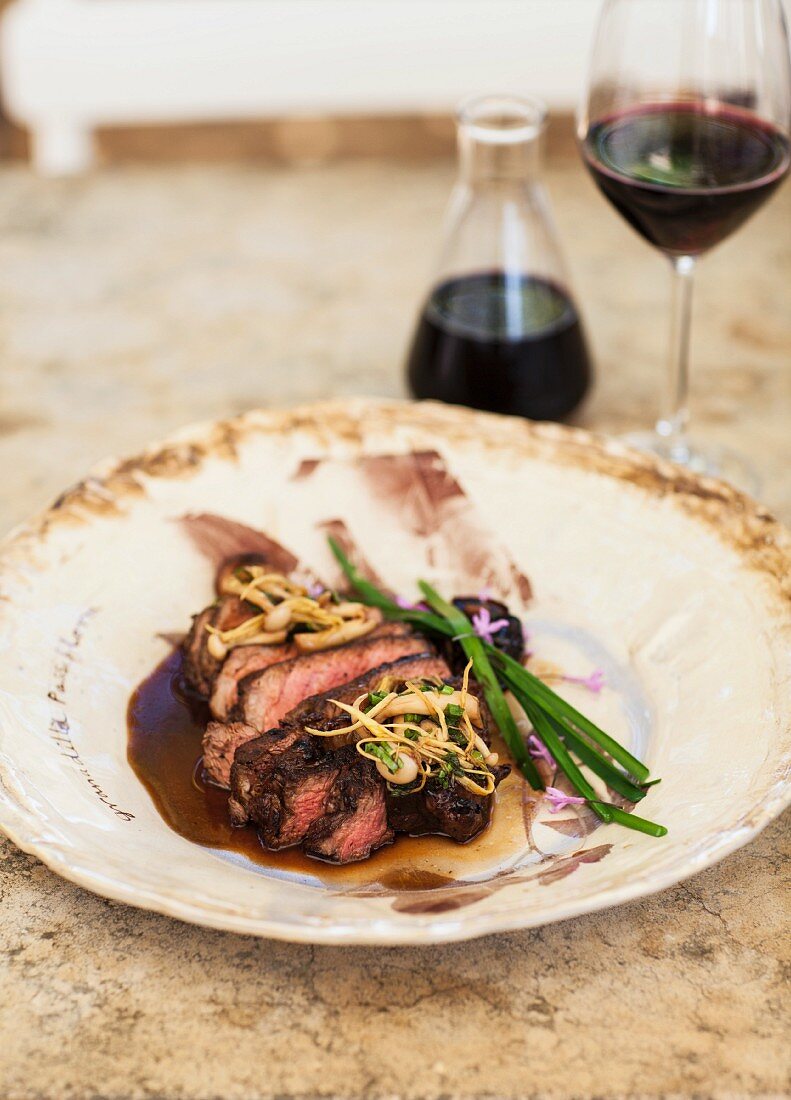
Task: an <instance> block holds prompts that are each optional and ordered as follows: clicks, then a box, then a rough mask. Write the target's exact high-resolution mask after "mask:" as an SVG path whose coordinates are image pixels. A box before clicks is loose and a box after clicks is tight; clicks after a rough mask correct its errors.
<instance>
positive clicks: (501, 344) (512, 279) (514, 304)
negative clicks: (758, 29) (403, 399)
mask: <svg viewBox="0 0 791 1100" xmlns="http://www.w3.org/2000/svg"><path fill="white" fill-rule="evenodd" d="M407 375H408V379H409V385H410V389H411V390H412V393H413V394H414V395H415V397H420V398H434V399H435V400H439V401H447V402H450V403H451V404H454V405H468V406H470V407H472V408H475V409H485V410H487V411H489V412H499V413H512V414H517V415H521V416H527V417H530V418H531V419H534V420H561V419H563V418H564V417H566V416H568V415H569V413H570V412H572V410H573V409H575V408H576V407H577V405H578V404H579V403H580V401H581V400H582V398H583V397H584V396H585V393H586V391H587V389H588V386H589V383H590V375H591V367H590V360H589V357H588V349H587V346H586V343H585V336H584V333H583V330H582V325H581V324H580V319H579V316H578V315H577V311H576V309H575V307H574V304H573V302H572V301H571V299H570V298H569V296H568V295H567V294H566V293H565V291H564V290H563V289H562V288H561V287H560V286H558V285H556V284H555V283H553V282H550V281H549V280H547V279H542V278H539V277H537V276H533V275H520V274H510V273H505V272H500V271H486V272H479V273H476V274H472V275H462V276H458V277H457V278H453V279H449V280H447V281H445V282H443V283H440V285H439V286H437V287H435V288H434V290H433V291H432V292H431V294H430V295H429V299H428V302H427V303H426V306H425V308H424V309H423V312H422V314H421V317H420V320H419V322H418V326H417V330H416V332H415V336H414V339H413V341H412V346H411V349H410V353H409V358H408V362H407Z"/></svg>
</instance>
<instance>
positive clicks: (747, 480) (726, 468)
mask: <svg viewBox="0 0 791 1100" xmlns="http://www.w3.org/2000/svg"><path fill="white" fill-rule="evenodd" d="M623 440H624V443H628V444H629V445H630V446H631V447H636V448H637V449H638V450H639V451H645V452H646V453H647V454H652V455H656V456H657V458H663V459H665V460H666V461H667V462H675V463H677V464H678V465H679V466H686V467H687V469H688V470H691V471H692V472H693V473H695V474H703V475H704V476H706V477H717V478H720V479H721V480H722V481H728V482H730V484H731V485H733V486H734V487H735V488H736V489H740V490H741V491H742V492H743V493H749V495H750V496H753V497H754V496H756V495H757V494H758V491H759V489H760V487H761V479H760V477H759V476H758V473H757V471H756V470H755V468H754V467H753V466H752V464H751V463H750V462H749V461H748V460H747V459H746V458H744V457H743V456H742V455H740V454H738V453H737V452H736V451H731V450H730V449H729V448H728V447H719V446H716V445H714V444H705V445H704V444H701V443H699V442H698V441H697V440H695V439H692V440H690V439H686V440H685V441H684V443H683V444H681V445H679V443H678V442H677V441H675V440H670V439H667V438H664V437H663V436H661V435H658V434H657V433H656V432H630V433H629V434H628V435H625V436H623Z"/></svg>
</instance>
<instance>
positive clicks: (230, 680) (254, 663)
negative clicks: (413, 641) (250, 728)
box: [209, 623, 412, 721]
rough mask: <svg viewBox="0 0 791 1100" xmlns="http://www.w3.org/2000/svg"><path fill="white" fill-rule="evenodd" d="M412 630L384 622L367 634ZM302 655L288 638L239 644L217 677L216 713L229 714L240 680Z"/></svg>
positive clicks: (397, 634) (223, 716) (213, 701)
mask: <svg viewBox="0 0 791 1100" xmlns="http://www.w3.org/2000/svg"><path fill="white" fill-rule="evenodd" d="M411 633H412V631H411V628H410V627H409V626H407V625H406V624H405V623H381V624H380V625H379V626H377V627H374V629H373V630H372V631H371V633H370V634H367V635H366V637H367V638H382V637H405V636H406V635H409V634H411ZM298 656H299V650H298V648H297V646H296V645H295V644H294V643H293V642H284V643H283V645H248V646H237V647H236V649H232V650H231V652H230V653H229V654H228V656H227V657H226V658H225V662H224V663H223V666H222V668H221V669H220V671H219V673H218V675H217V677H216V679H215V681H214V688H213V690H212V693H211V699H210V700H209V707H210V709H211V712H212V714H213V715H214V717H215V718H217V719H218V720H219V721H225V720H226V719H227V718H228V716H229V715H230V713H231V711H232V710H233V708H234V707H235V706H236V704H237V702H238V699H239V684H240V683H241V682H242V680H244V679H245V678H246V677H247V676H251V675H252V674H253V673H254V672H263V671H264V669H267V668H269V666H270V665H277V664H280V662H281V661H288V660H290V659H291V658H292V657H298Z"/></svg>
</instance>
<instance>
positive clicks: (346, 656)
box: [232, 635, 427, 731]
mask: <svg viewBox="0 0 791 1100" xmlns="http://www.w3.org/2000/svg"><path fill="white" fill-rule="evenodd" d="M426 644H427V643H426V641H425V639H424V638H420V637H418V636H417V635H415V636H409V635H406V636H403V637H400V636H391V635H385V636H384V637H376V638H362V639H360V641H359V642H350V643H349V644H348V645H342V646H337V647H336V648H335V649H326V650H323V651H320V652H317V653H308V654H305V655H304V656H301V657H293V658H291V660H288V661H281V662H280V664H276V665H271V666H270V667H269V668H267V669H264V671H263V672H257V673H254V674H253V675H252V676H247V677H245V679H244V680H242V682H241V683H240V685H239V699H238V703H237V705H236V707H235V708H234V711H233V713H232V717H233V718H235V719H239V720H241V721H243V722H246V723H247V724H248V725H249V726H254V727H255V728H256V729H258V730H261V731H263V730H268V729H272V728H273V727H274V726H276V725H278V724H279V722H280V721H281V720H282V719H283V717H284V716H285V715H286V714H288V712H289V711H290V710H291V709H292V707H295V706H296V705H297V703H300V702H302V700H303V699H306V698H307V697H308V696H309V695H316V694H318V693H319V692H323V691H327V690H328V689H329V688H331V687H335V686H336V685H337V684H345V683H346V682H347V681H349V680H352V679H354V678H355V677H357V676H361V675H362V674H363V673H364V672H367V671H369V670H370V669H372V668H376V666H377V665H380V664H384V663H385V662H390V661H396V660H398V658H399V657H406V656H409V655H410V654H416V653H421V652H424V651H425V649H426Z"/></svg>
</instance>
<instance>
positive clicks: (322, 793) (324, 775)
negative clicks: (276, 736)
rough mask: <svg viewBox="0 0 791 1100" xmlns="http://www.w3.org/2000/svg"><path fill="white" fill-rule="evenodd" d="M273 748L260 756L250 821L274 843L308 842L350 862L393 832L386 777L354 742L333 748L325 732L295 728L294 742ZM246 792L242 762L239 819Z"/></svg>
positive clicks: (235, 816)
mask: <svg viewBox="0 0 791 1100" xmlns="http://www.w3.org/2000/svg"><path fill="white" fill-rule="evenodd" d="M246 748H247V746H244V748H243V749H242V750H240V751H241V752H244V751H245V749H246ZM271 749H272V746H271V745H270V746H269V749H268V750H265V756H266V759H265V761H262V760H261V757H260V756H259V764H262V765H263V767H262V770H259V772H258V774H257V775H256V776H255V778H254V781H253V785H252V786H251V787H250V789H249V797H248V801H247V807H246V810H245V811H244V821H250V822H252V824H253V825H255V827H256V828H257V829H258V833H259V835H260V837H261V840H262V841H263V843H264V844H265V845H266V846H267V848H271V849H274V850H277V849H280V848H290V847H292V846H293V845H295V844H302V843H304V844H305V850H306V851H308V852H310V854H312V855H316V856H318V857H320V858H321V859H326V860H331V861H333V862H335V863H350V862H352V861H353V860H357V859H365V858H366V857H367V856H369V855H370V854H371V852H372V851H373V850H374V849H375V848H379V847H381V845H382V844H387V843H389V842H390V841H391V840H392V839H393V832H392V829H391V828H390V826H389V825H388V822H387V809H386V804H385V787H384V782H383V781H382V779H381V777H380V776H379V775H378V774H377V772H376V770H375V768H374V767H373V765H372V764H371V762H370V761H369V760H365V759H364V758H363V757H361V756H360V754H359V753H358V752H357V751H356V750H355V748H354V747H353V746H347V747H346V748H343V749H340V750H338V751H336V752H333V751H331V750H328V749H327V748H325V746H324V745H323V744H322V743H321V741H320V740H319V739H318V738H315V737H311V736H310V735H309V734H301V735H300V734H299V731H294V734H293V740H292V741H291V743H290V744H289V745H288V747H287V748H285V749H284V750H282V751H280V752H274V753H273V752H272V751H271ZM239 794H241V787H240V784H239V782H238V767H237V765H236V764H235V765H234V795H233V796H232V798H231V800H230V803H229V805H230V810H231V820H232V821H234V822H235V823H238V822H239V821H240V820H242V817H241V815H240V814H239V806H240V803H239V800H238V798H237V797H236V796H237V795H239Z"/></svg>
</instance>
